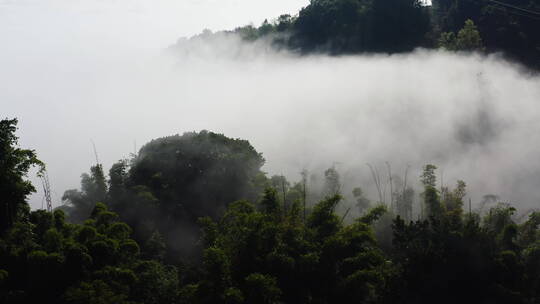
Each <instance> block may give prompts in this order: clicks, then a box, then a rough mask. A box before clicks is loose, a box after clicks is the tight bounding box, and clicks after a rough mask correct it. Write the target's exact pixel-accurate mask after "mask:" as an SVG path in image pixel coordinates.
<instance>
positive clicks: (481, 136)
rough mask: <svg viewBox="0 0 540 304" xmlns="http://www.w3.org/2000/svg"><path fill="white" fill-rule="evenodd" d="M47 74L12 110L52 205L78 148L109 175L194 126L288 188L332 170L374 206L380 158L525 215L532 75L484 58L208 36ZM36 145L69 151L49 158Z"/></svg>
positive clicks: (74, 169)
mask: <svg viewBox="0 0 540 304" xmlns="http://www.w3.org/2000/svg"><path fill="white" fill-rule="evenodd" d="M35 77H37V76H36V75H33V76H31V77H30V81H32V78H34V79H35ZM56 77H58V79H54V78H53V79H48V78H43V81H41V82H39V83H37V85H38V88H39V86H43V88H44V90H48V91H51V94H48V95H46V96H40V97H37V98H38V99H39V100H42V101H43V103H41V104H36V105H32V106H35V107H36V111H32V112H31V113H28V112H27V113H25V114H24V115H25V116H29V117H30V119H31V120H32V122H31V126H32V127H33V128H34V129H33V130H32V131H31V132H32V137H35V138H38V141H37V145H34V146H35V148H36V149H37V150H38V151H40V155H41V157H42V159H44V160H46V161H47V164H48V170H49V174H50V178H51V180H52V182H53V186H54V187H53V188H54V191H55V192H56V201H55V203H56V204H59V203H60V201H59V200H58V199H59V198H60V196H61V194H62V193H63V191H64V190H66V189H67V188H72V187H75V186H76V185H77V180H78V176H79V175H80V173H81V172H85V171H87V170H88V168H89V166H90V165H91V164H93V163H94V162H95V157H94V153H93V150H92V144H91V140H93V141H94V142H95V144H96V148H97V152H98V155H99V158H100V161H102V162H103V163H104V164H105V167H109V166H110V164H112V163H113V162H114V161H116V160H118V159H121V158H125V157H129V154H130V153H134V152H136V149H137V148H138V147H140V146H141V145H142V144H144V143H145V142H147V141H149V140H150V139H152V138H156V137H161V136H165V135H172V134H176V133H180V134H181V133H183V132H187V131H198V130H204V129H206V130H211V131H214V132H219V133H223V134H225V135H227V136H230V137H234V138H243V139H247V140H249V141H250V142H251V143H252V144H253V145H254V147H255V148H256V149H257V150H258V151H260V152H262V153H263V154H264V157H265V159H266V165H265V167H264V170H265V171H267V172H268V173H269V174H270V175H272V174H278V175H280V174H285V175H286V176H287V177H289V179H292V180H298V179H299V178H300V174H299V173H300V172H301V171H302V170H304V169H308V170H310V171H314V172H322V171H323V170H324V169H326V168H328V167H331V166H333V165H334V164H335V165H336V167H337V169H338V171H340V172H341V174H342V175H343V176H344V177H346V179H348V180H347V181H346V182H345V186H346V187H356V186H359V185H362V186H363V187H366V188H367V189H368V191H369V192H368V193H369V196H370V197H371V198H372V199H374V200H376V192H375V188H374V187H373V180H372V177H371V173H370V170H369V167H368V166H366V164H367V163H369V164H372V165H376V166H380V167H383V166H384V167H386V165H385V162H389V163H390V164H391V165H392V167H393V168H394V171H395V172H396V173H397V174H400V175H402V174H403V172H404V170H405V168H406V167H407V166H409V167H410V170H409V174H410V177H412V178H413V180H415V179H416V177H418V176H419V174H420V172H421V168H422V166H423V165H425V164H427V163H433V164H436V165H437V166H439V168H440V169H441V173H440V174H442V178H443V182H444V183H445V184H446V185H453V184H454V183H455V182H456V180H457V179H464V180H465V181H466V182H467V184H468V186H469V191H468V193H469V195H470V197H471V198H472V200H473V202H474V203H479V202H480V201H481V199H482V196H483V195H486V194H495V195H498V196H500V197H501V199H502V200H504V201H508V202H512V203H514V204H517V205H519V206H523V208H525V209H528V208H533V207H536V205H537V202H538V200H539V197H538V194H536V191H534V189H535V187H536V185H537V183H538V177H537V173H538V166H537V165H536V164H535V162H534V158H535V155H536V154H537V153H538V149H539V147H538V145H537V144H536V143H535V142H536V140H535V139H536V137H537V134H539V133H538V128H539V127H540V124H539V123H538V121H537V119H536V117H537V116H538V110H537V106H536V103H537V101H538V100H539V98H540V85H539V83H540V80H539V79H540V78H538V77H537V76H535V75H534V73H532V72H530V71H527V70H526V69H525V68H524V67H522V66H520V65H518V64H512V63H509V62H508V61H505V60H503V59H501V58H500V56H497V54H494V55H489V56H485V55H481V54H477V53H466V52H464V53H449V52H445V51H432V50H425V49H417V50H415V51H414V52H412V53H407V54H398V55H365V56H362V55H354V56H328V55H308V56H300V55H297V54H295V53H291V52H287V51H275V50H273V49H272V48H271V46H270V45H269V44H268V43H267V42H265V41H259V42H256V43H250V42H245V41H243V40H242V39H240V38H239V37H238V36H236V35H218V36H217V37H214V36H211V37H208V38H204V37H203V38H196V39H193V40H192V41H190V42H189V43H185V42H183V43H179V44H176V45H173V46H171V47H169V48H168V49H167V50H165V51H163V53H161V54H159V55H155V56H148V57H142V58H141V59H139V60H137V61H131V60H119V61H112V62H110V63H107V64H99V65H94V64H93V63H90V64H88V65H83V66H81V67H79V69H78V70H76V71H71V72H69V73H68V72H65V71H64V72H63V71H60V72H57V73H56ZM25 81H28V79H25ZM35 81H36V82H37V79H35ZM51 82H52V83H53V84H56V85H60V84H62V86H59V87H56V88H55V86H54V85H51ZM21 83H22V80H21ZM71 83H73V85H70V84H71ZM45 87H46V89H45ZM14 91H15V90H14ZM38 91H39V90H38ZM23 92H24V91H21V90H17V91H15V92H13V93H11V94H13V95H17V94H21V93H23ZM7 94H9V92H8V93H7ZM25 94H26V93H25ZM50 96H58V97H57V98H54V100H51V98H50ZM25 97H26V96H25ZM65 100H69V102H67V103H66V102H65ZM27 106H30V104H29V101H23V102H21V104H20V105H16V106H15V107H27ZM22 118H24V116H23V117H21V119H22ZM51 118H53V120H54V121H59V120H62V121H66V124H67V125H69V127H65V126H63V125H58V124H56V123H55V124H51V123H50V122H49V121H50V119H51ZM38 121H40V122H41V123H37V122H38ZM21 128H22V130H24V129H25V128H29V127H28V124H27V125H26V126H25V124H23V125H22V126H21ZM28 132H30V131H28ZM50 138H53V139H55V140H59V141H64V140H65V141H68V142H69V144H67V143H66V147H65V148H63V149H57V148H56V146H55V145H50V142H49V140H50ZM22 140H23V142H24V140H25V139H24V137H23V138H22ZM41 147H43V148H41ZM385 170H386V169H385ZM385 175H386V173H385ZM36 196H37V198H35V199H34V200H33V202H34V203H33V206H34V207H38V206H39V204H40V203H41V201H40V199H41V198H42V197H41V194H39V193H38V194H37V195H36Z"/></svg>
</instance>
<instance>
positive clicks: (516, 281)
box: [0, 120, 540, 304]
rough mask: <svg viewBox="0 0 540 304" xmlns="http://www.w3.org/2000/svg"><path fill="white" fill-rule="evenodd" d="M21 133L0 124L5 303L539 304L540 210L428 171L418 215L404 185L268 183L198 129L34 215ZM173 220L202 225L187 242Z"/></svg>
mask: <svg viewBox="0 0 540 304" xmlns="http://www.w3.org/2000/svg"><path fill="white" fill-rule="evenodd" d="M16 124H17V121H16V120H3V121H1V123H0V125H1V126H3V127H2V128H1V129H0V132H1V134H0V139H1V142H0V144H1V146H2V149H3V150H2V157H3V158H2V167H1V169H2V171H1V172H0V175H1V176H2V178H3V179H2V187H1V188H0V197H1V198H2V200H0V202H1V204H2V205H1V208H2V210H12V209H13V208H14V207H13V206H18V207H17V208H16V210H18V211H17V212H14V213H10V214H7V213H2V216H3V217H6V216H10V217H11V220H10V221H7V222H3V224H4V226H3V227H4V228H3V230H2V231H1V232H0V233H1V234H0V301H1V302H2V303H29V302H37V301H40V302H46V303H358V302H359V303H433V302H438V303H455V302H475V303H524V304H525V303H538V302H539V301H540V293H539V291H540V213H539V212H538V211H531V212H528V213H526V216H525V217H522V218H521V220H520V219H518V218H516V217H515V214H516V212H517V210H516V209H515V208H514V207H512V206H511V205H509V204H507V203H502V202H497V197H492V196H490V197H486V201H485V204H484V206H481V208H480V209H475V210H472V209H471V207H470V205H469V206H467V202H466V195H467V192H466V191H467V190H466V184H465V182H463V181H458V182H457V184H456V186H455V187H454V188H449V187H440V185H439V181H438V180H437V177H436V176H437V167H436V166H434V165H426V166H425V167H424V168H423V169H424V170H423V174H422V175H421V176H420V177H419V179H420V182H421V184H422V189H418V190H419V191H420V196H419V197H420V202H419V204H420V206H421V213H419V214H414V216H413V214H412V212H411V209H412V204H413V201H412V199H411V198H412V197H413V196H415V193H414V190H413V189H412V188H410V187H407V186H405V185H403V184H401V185H400V186H398V184H394V182H392V184H391V185H394V188H393V189H394V190H393V192H391V193H392V194H391V195H390V198H389V199H388V200H385V202H382V200H384V199H379V200H378V201H370V200H369V199H368V198H366V197H365V195H364V192H363V191H362V189H361V188H360V187H355V188H354V190H353V191H352V194H347V193H342V191H343V189H344V188H343V187H342V179H341V177H340V175H339V172H338V170H336V168H335V167H331V168H329V169H328V170H326V171H325V172H324V180H323V182H322V187H321V188H320V189H313V188H314V185H313V184H312V183H311V182H310V178H308V173H307V172H303V173H302V179H301V180H300V181H299V182H296V183H291V182H290V181H288V180H287V179H286V178H285V177H283V176H272V177H267V176H266V174H264V173H263V172H261V171H260V167H261V165H262V163H263V161H264V160H263V158H262V156H261V154H260V153H258V152H256V151H255V149H254V148H253V147H252V146H251V145H250V144H249V143H248V142H247V141H244V140H239V139H230V138H227V137H225V136H224V135H221V134H215V133H212V132H207V131H202V132H198V133H186V134H184V135H175V136H170V137H164V138H160V139H157V140H154V141H152V142H150V143H148V144H147V145H145V146H144V147H143V148H142V149H141V151H140V153H139V154H138V155H136V156H135V157H134V158H133V159H131V160H125V161H120V162H118V163H116V164H114V165H113V166H112V168H111V169H110V171H109V176H108V178H107V177H106V176H105V174H104V173H103V168H102V166H101V165H100V164H98V165H96V166H93V167H92V168H91V170H90V174H83V175H82V179H81V190H69V191H66V194H65V195H64V198H65V200H66V205H65V206H63V207H60V208H57V209H56V210H54V211H53V212H47V211H45V210H34V211H30V209H29V208H28V205H27V203H26V202H25V198H26V196H27V195H28V194H29V193H30V192H32V191H33V190H34V189H33V188H32V187H31V184H30V183H29V182H28V181H27V180H26V179H25V176H26V174H27V172H28V169H29V168H30V166H32V165H35V166H38V167H42V166H43V164H42V163H41V162H40V161H39V160H38V159H37V156H36V154H35V152H33V151H32V150H25V149H22V148H19V147H18V145H17V137H16V136H15V133H14V132H15V130H16ZM40 172H42V171H40ZM194 183H195V185H196V186H194V187H193V188H192V189H190V188H189V185H192V184H194ZM197 192H200V193H197ZM346 196H352V197H353V198H354V199H355V203H354V204H353V205H352V206H350V207H349V210H347V211H346V212H345V213H344V214H343V213H342V212H339V213H338V210H340V205H343V204H345V201H344V198H345V197H346ZM226 199H232V200H234V201H226ZM353 207H354V208H356V209H357V212H358V213H356V214H359V215H358V216H354V217H348V216H347V215H348V214H349V211H350V208H353ZM177 208H180V211H175V210H178V209H177ZM2 212H4V211H2ZM194 221H196V222H197V223H196V224H195V222H194ZM175 225H176V227H177V228H178V229H180V230H184V229H185V227H186V226H190V225H197V227H199V228H198V229H199V232H197V233H196V234H195V238H196V239H194V240H186V238H185V233H184V234H177V233H170V231H169V229H170V230H174V229H175ZM130 226H131V227H130ZM188 231H189V232H188V233H192V232H193V231H192V230H189V229H188ZM164 236H165V238H164ZM190 242H191V243H190ZM179 244H180V245H181V246H183V247H186V246H190V247H192V248H194V250H192V251H191V252H190V253H191V255H185V252H181V251H178V250H177V248H175V246H178V245H179ZM194 255H195V256H196V257H194Z"/></svg>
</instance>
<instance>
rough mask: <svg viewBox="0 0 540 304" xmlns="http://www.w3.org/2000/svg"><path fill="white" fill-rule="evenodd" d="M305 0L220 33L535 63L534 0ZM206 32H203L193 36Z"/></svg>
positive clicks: (307, 48) (539, 45) (285, 44)
mask: <svg viewBox="0 0 540 304" xmlns="http://www.w3.org/2000/svg"><path fill="white" fill-rule="evenodd" d="M431 2H432V5H429V6H428V5H425V4H424V1H422V0H311V1H310V3H309V5H307V6H306V7H304V8H302V9H301V10H300V12H299V13H298V14H296V15H288V14H285V15H281V16H279V17H278V18H276V19H275V20H272V21H271V22H269V21H268V20H265V21H264V22H263V23H262V24H261V25H260V26H258V27H257V26H253V25H247V26H242V27H238V28H236V29H235V30H233V31H228V32H225V33H236V34H239V35H240V36H241V37H242V38H243V39H245V40H247V41H255V40H257V39H260V38H264V39H269V40H270V41H272V43H273V45H274V46H275V47H276V48H286V49H291V50H296V51H299V52H300V53H304V54H305V53H313V52H328V53H330V54H334V55H339V54H354V53H379V52H382V53H400V52H409V51H412V50H413V49H414V48H417V47H424V48H443V49H447V50H451V51H460V50H463V51H486V52H503V53H504V54H505V55H506V56H507V57H509V58H512V59H515V60H518V61H520V62H522V63H524V64H526V65H528V66H530V67H533V68H540V35H538V28H540V3H539V2H538V1H535V0H501V1H495V0H432V1H431ZM209 35H212V33H211V32H209V31H205V32H203V34H201V35H200V36H196V37H194V39H198V38H201V37H203V38H204V37H206V36H209Z"/></svg>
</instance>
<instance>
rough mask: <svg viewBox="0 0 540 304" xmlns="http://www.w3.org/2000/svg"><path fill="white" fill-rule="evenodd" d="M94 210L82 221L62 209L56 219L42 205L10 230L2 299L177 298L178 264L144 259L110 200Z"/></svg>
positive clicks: (0, 245) (2, 255) (2, 256)
mask: <svg viewBox="0 0 540 304" xmlns="http://www.w3.org/2000/svg"><path fill="white" fill-rule="evenodd" d="M90 213H91V215H92V218H93V219H92V220H88V221H86V222H85V224H83V225H80V224H67V223H65V222H64V218H63V213H62V211H60V210H56V211H55V212H54V218H53V215H52V214H50V213H47V212H44V211H42V210H38V211H35V212H32V213H31V214H30V216H29V219H30V222H29V223H24V222H19V223H17V224H16V225H15V226H13V227H12V228H11V229H10V230H8V231H7V234H6V237H5V238H3V239H0V269H1V270H0V300H2V303H11V302H16V301H20V302H22V303H32V302H45V303H175V302H176V300H177V290H178V286H179V280H178V271H177V270H176V268H175V267H172V266H165V265H163V264H161V263H160V262H157V261H145V260H141V259H140V257H139V251H140V250H139V246H138V244H137V242H135V241H134V240H132V239H130V236H131V228H130V227H129V226H127V225H126V224H125V223H122V222H119V221H118V220H117V218H118V217H117V215H116V214H114V213H112V212H110V211H108V209H107V207H106V206H105V205H104V204H101V203H98V204H97V205H96V206H95V208H94V209H93V210H92V211H91V212H90ZM23 269H26V271H21V270H23ZM8 273H13V274H15V275H11V276H10V275H8Z"/></svg>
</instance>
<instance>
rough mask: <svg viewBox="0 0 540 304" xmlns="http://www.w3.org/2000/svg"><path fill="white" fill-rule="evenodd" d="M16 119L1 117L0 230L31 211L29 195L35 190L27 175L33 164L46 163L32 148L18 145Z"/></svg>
mask: <svg viewBox="0 0 540 304" xmlns="http://www.w3.org/2000/svg"><path fill="white" fill-rule="evenodd" d="M16 131H17V119H4V120H0V234H3V233H4V232H5V231H6V230H7V229H9V228H11V227H12V226H13V224H14V223H15V222H17V221H18V220H20V219H21V218H22V217H24V216H25V214H26V213H27V211H28V205H27V204H26V198H27V197H28V195H30V194H31V193H32V192H35V188H34V186H33V185H32V184H31V183H30V181H28V180H26V179H25V177H26V175H27V174H28V171H29V170H30V168H31V167H33V166H37V167H39V168H40V169H39V172H40V173H41V172H43V170H44V169H45V165H44V164H43V163H42V162H41V161H40V160H39V159H37V157H36V153H35V152H34V151H33V150H26V149H21V148H18V147H17V145H18V137H17V136H16V135H15V132H16Z"/></svg>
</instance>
